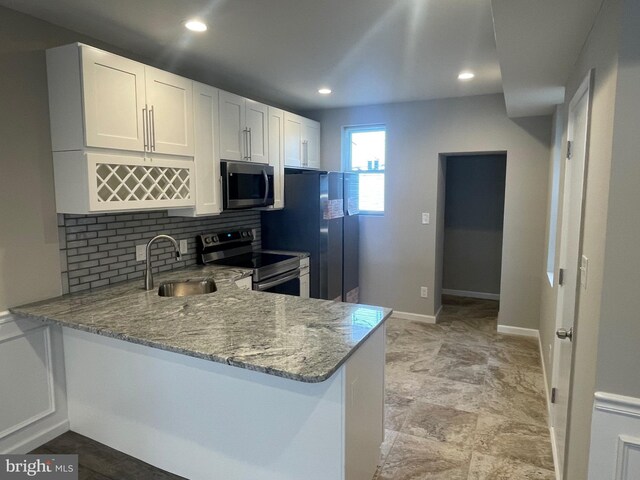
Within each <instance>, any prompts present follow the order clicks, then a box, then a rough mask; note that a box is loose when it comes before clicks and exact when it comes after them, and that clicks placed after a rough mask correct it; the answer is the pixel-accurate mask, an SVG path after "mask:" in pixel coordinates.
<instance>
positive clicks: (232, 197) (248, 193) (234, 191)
mask: <svg viewBox="0 0 640 480" xmlns="http://www.w3.org/2000/svg"><path fill="white" fill-rule="evenodd" d="M220 174H221V175H222V203H223V209H224V210H239V209H243V208H254V207H268V206H269V205H273V167H271V166H269V165H262V164H259V163H250V162H225V161H222V162H220Z"/></svg>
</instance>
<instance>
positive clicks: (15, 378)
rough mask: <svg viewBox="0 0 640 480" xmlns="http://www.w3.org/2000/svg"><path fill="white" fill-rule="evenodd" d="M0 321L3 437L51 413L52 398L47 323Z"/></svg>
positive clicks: (0, 420) (0, 434) (0, 423)
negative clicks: (34, 325)
mask: <svg viewBox="0 0 640 480" xmlns="http://www.w3.org/2000/svg"><path fill="white" fill-rule="evenodd" d="M0 322H2V323H0V385H2V391H1V393H0V404H2V410H1V411H0V438H4V437H6V436H7V435H9V434H11V433H13V432H15V431H16V430H19V429H21V428H24V427H25V426H27V425H30V424H32V423H34V422H36V421H37V420H40V419H41V418H43V417H46V416H47V415H49V414H51V413H53V412H54V411H55V400H54V392H53V370H52V367H51V341H50V338H49V327H47V326H42V325H40V326H39V327H38V328H33V326H32V325H24V324H21V322H20V320H17V321H16V320H13V319H12V320H4V321H2V320H0ZM30 326H31V327H32V328H31V329H29V327H30ZM25 327H26V328H25ZM25 330H26V331H25Z"/></svg>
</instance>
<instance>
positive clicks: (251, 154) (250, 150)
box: [247, 128, 253, 161]
mask: <svg viewBox="0 0 640 480" xmlns="http://www.w3.org/2000/svg"><path fill="white" fill-rule="evenodd" d="M247 136H248V138H249V140H248V141H247V144H248V145H249V161H251V157H253V151H252V149H251V141H252V140H253V136H252V135H251V129H250V128H247Z"/></svg>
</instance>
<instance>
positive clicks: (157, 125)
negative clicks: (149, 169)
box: [145, 67, 194, 156]
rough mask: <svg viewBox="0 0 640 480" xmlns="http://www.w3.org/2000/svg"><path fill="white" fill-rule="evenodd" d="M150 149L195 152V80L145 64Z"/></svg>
mask: <svg viewBox="0 0 640 480" xmlns="http://www.w3.org/2000/svg"><path fill="white" fill-rule="evenodd" d="M145 84H146V94H147V110H148V116H149V117H148V118H149V127H150V132H149V133H150V136H151V151H152V152H156V153H166V154H168V155H184V156H192V155H193V151H194V147H193V82H192V81H191V80H188V79H186V78H183V77H180V76H178V75H174V74H172V73H169V72H165V71H162V70H158V69H157V68H152V67H145Z"/></svg>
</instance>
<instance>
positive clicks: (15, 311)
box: [8, 307, 393, 383]
mask: <svg viewBox="0 0 640 480" xmlns="http://www.w3.org/2000/svg"><path fill="white" fill-rule="evenodd" d="M388 310H389V311H388V313H387V314H386V315H385V316H384V317H382V319H381V320H380V322H378V324H377V325H376V326H375V327H373V328H372V329H371V330H370V331H369V332H368V333H367V335H365V336H364V337H362V339H360V341H358V343H356V344H355V345H353V347H351V349H350V350H349V352H348V353H347V354H346V355H345V356H344V357H343V358H342V359H341V360H340V361H339V362H338V363H337V364H336V365H335V366H334V367H332V368H331V369H330V370H329V371H327V372H326V373H324V374H322V375H314V376H308V375H303V374H295V373H291V372H285V371H282V370H277V369H271V368H265V367H261V366H259V365H254V364H251V363H247V362H242V361H237V360H234V359H233V357H229V358H224V357H216V356H212V355H205V354H200V353H199V352H195V351H193V350H186V349H180V348H174V347H171V346H169V345H166V344H162V343H157V342H154V341H151V340H146V339H141V338H138V337H132V336H128V335H124V334H118V333H116V332H113V331H110V330H100V329H96V328H95V327H90V326H87V325H84V324H78V323H68V322H65V321H63V320H58V319H55V318H51V317H43V316H40V315H34V314H31V313H28V312H21V311H20V307H15V308H9V310H8V311H9V313H10V314H12V315H16V316H20V317H23V318H29V319H32V320H37V321H40V322H42V323H44V324H52V325H56V326H59V327H65V328H70V329H72V330H79V331H81V332H86V333H92V334H94V335H100V336H103V337H107V338H113V339H114V340H121V341H123V342H129V343H133V344H135V345H140V346H143V347H149V348H155V349H158V350H163V351H166V352H171V353H176V354H178V355H185V356H188V357H193V358H198V359H200V360H205V361H209V362H215V363H221V364H224V365H229V366H231V367H236V368H242V369H245V370H251V371H254V372H258V373H263V374H265V375H271V376H275V377H280V378H285V379H287V380H292V381H298V382H302V383H322V382H325V381H327V380H328V379H329V378H331V377H332V376H333V375H334V374H335V373H336V372H337V371H338V370H339V369H340V367H342V365H344V364H345V363H346V361H347V360H348V359H349V358H350V357H351V356H352V355H353V354H354V353H355V352H356V351H357V350H358V349H359V348H360V347H361V346H362V345H363V344H364V342H366V341H367V340H368V339H369V337H371V335H372V334H373V333H374V332H375V331H377V330H378V328H380V326H381V325H383V324H384V322H386V321H387V319H388V318H389V317H390V316H391V315H392V314H393V310H392V309H388Z"/></svg>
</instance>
